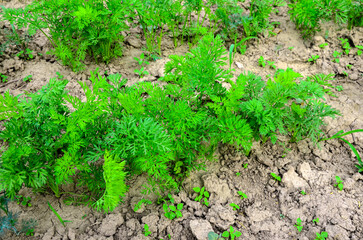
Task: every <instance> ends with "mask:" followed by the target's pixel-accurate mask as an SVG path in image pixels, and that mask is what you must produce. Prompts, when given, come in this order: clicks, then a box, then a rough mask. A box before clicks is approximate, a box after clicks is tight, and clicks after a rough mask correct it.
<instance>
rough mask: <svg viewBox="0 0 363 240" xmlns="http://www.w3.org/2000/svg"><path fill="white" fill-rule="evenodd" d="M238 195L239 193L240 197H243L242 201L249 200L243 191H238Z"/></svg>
mask: <svg viewBox="0 0 363 240" xmlns="http://www.w3.org/2000/svg"><path fill="white" fill-rule="evenodd" d="M237 193H238V195H240V196H241V199H247V198H248V197H247V195H246V194H245V193H244V192H242V191H238V192H237Z"/></svg>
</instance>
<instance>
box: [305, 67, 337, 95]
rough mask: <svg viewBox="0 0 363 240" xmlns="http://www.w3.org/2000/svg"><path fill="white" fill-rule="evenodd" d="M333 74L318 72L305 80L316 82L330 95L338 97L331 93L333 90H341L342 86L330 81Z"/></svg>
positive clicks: (332, 78)
mask: <svg viewBox="0 0 363 240" xmlns="http://www.w3.org/2000/svg"><path fill="white" fill-rule="evenodd" d="M334 77H335V75H334V74H332V73H331V74H324V73H318V74H315V75H312V76H310V77H308V78H307V80H309V81H312V82H315V83H318V84H319V85H320V86H322V87H324V92H325V93H326V94H328V95H330V96H332V97H338V96H337V95H335V94H334V93H333V90H337V91H341V90H342V86H334V85H333V84H332V83H331V82H332V81H334V80H335V79H334Z"/></svg>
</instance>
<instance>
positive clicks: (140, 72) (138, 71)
mask: <svg viewBox="0 0 363 240" xmlns="http://www.w3.org/2000/svg"><path fill="white" fill-rule="evenodd" d="M134 59H135V60H136V61H137V62H138V64H139V65H140V66H141V69H135V71H134V72H135V73H136V74H137V75H139V76H140V78H143V77H144V76H145V75H148V74H149V73H148V72H147V71H146V70H145V68H144V67H143V66H142V65H143V64H146V65H147V64H149V62H148V61H147V60H146V59H145V55H144V53H141V55H140V57H139V58H137V57H134Z"/></svg>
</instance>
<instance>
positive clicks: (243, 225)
mask: <svg viewBox="0 0 363 240" xmlns="http://www.w3.org/2000/svg"><path fill="white" fill-rule="evenodd" d="M236 222H237V223H238V224H240V225H241V226H242V227H243V228H244V229H246V230H247V228H246V227H245V226H244V225H243V224H242V223H241V222H240V221H236Z"/></svg>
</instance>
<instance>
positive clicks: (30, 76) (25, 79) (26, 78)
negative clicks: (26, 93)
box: [23, 75, 33, 82]
mask: <svg viewBox="0 0 363 240" xmlns="http://www.w3.org/2000/svg"><path fill="white" fill-rule="evenodd" d="M32 79H33V75H28V76H26V77H25V78H24V79H23V81H24V82H30V81H31V80H32Z"/></svg>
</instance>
